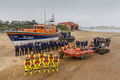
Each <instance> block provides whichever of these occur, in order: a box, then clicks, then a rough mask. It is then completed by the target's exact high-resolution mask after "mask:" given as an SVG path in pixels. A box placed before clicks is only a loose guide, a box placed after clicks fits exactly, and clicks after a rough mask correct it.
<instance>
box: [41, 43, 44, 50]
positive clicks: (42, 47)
mask: <svg viewBox="0 0 120 80" xmlns="http://www.w3.org/2000/svg"><path fill="white" fill-rule="evenodd" d="M41 45H42V50H43V52H44V42H43V41H42V43H41Z"/></svg>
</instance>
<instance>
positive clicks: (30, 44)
mask: <svg viewBox="0 0 120 80" xmlns="http://www.w3.org/2000/svg"><path fill="white" fill-rule="evenodd" d="M32 45H33V43H31V42H30V43H29V54H30V53H31V51H32Z"/></svg>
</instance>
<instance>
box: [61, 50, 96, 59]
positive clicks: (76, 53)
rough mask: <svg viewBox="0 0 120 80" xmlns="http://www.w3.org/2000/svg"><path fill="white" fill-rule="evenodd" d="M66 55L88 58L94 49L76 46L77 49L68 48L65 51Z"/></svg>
mask: <svg viewBox="0 0 120 80" xmlns="http://www.w3.org/2000/svg"><path fill="white" fill-rule="evenodd" d="M63 52H64V54H65V55H67V56H70V57H78V58H80V59H81V60H82V59H86V58H87V57H88V56H89V55H91V54H93V52H94V51H93V50H89V49H87V50H86V49H83V48H76V49H68V50H65V51H63Z"/></svg>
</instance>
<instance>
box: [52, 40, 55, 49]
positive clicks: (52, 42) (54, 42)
mask: <svg viewBox="0 0 120 80" xmlns="http://www.w3.org/2000/svg"><path fill="white" fill-rule="evenodd" d="M54 44H55V42H54V41H52V50H54V46H55V45H54Z"/></svg>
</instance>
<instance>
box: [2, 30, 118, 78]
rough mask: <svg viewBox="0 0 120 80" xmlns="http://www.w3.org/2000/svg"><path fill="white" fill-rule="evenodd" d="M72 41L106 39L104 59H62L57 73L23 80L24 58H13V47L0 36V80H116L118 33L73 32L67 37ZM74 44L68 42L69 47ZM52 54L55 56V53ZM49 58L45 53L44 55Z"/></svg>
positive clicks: (93, 56) (37, 75)
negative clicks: (108, 44) (108, 39)
mask: <svg viewBox="0 0 120 80" xmlns="http://www.w3.org/2000/svg"><path fill="white" fill-rule="evenodd" d="M71 34H72V36H75V40H80V41H82V40H84V41H85V40H88V42H89V43H90V42H91V41H93V38H94V37H96V36H100V37H110V38H111V43H110V46H109V49H110V52H109V53H107V54H104V55H100V54H98V53H93V55H90V56H89V57H88V58H87V59H84V60H80V59H77V58H71V57H65V58H64V61H60V63H59V68H58V70H59V71H58V73H57V72H54V73H52V67H50V73H47V71H46V73H44V74H43V69H44V68H43V65H42V66H41V74H38V73H36V74H35V75H34V74H33V75H32V76H31V75H30V74H29V72H28V73H27V76H25V77H24V64H23V62H24V60H25V58H26V57H27V56H28V55H25V56H19V57H15V48H14V44H13V43H12V42H11V41H10V39H9V38H8V36H7V35H6V34H0V80H120V76H119V75H120V33H112V32H89V31H74V32H72V33H71ZM74 43H75V41H74V42H70V44H71V45H73V44H74ZM52 52H53V54H57V55H59V53H58V51H57V50H54V51H52ZM45 54H49V52H45Z"/></svg>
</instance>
